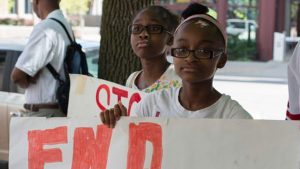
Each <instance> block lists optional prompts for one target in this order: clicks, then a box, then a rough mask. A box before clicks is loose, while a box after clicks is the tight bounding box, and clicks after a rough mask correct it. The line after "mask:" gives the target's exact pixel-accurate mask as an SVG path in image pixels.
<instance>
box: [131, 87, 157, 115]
mask: <svg viewBox="0 0 300 169" xmlns="http://www.w3.org/2000/svg"><path fill="white" fill-rule="evenodd" d="M155 100H156V99H155V94H154V93H151V94H148V95H146V96H145V97H144V98H143V99H142V100H141V101H140V102H139V103H138V104H137V105H136V108H135V110H134V113H135V114H136V115H137V116H138V117H154V116H153V111H154V109H155V107H156V101H155Z"/></svg>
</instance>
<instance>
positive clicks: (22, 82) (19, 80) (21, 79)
mask: <svg viewBox="0 0 300 169" xmlns="http://www.w3.org/2000/svg"><path fill="white" fill-rule="evenodd" d="M38 77H39V73H37V74H36V75H35V76H34V77H31V76H29V75H28V74H26V73H25V72H23V71H22V70H20V69H18V68H16V67H15V68H14V69H13V71H12V73H11V79H12V81H13V82H14V83H15V84H17V85H19V86H20V87H22V88H24V89H26V88H28V86H29V85H30V84H34V83H36V81H37V79H38Z"/></svg>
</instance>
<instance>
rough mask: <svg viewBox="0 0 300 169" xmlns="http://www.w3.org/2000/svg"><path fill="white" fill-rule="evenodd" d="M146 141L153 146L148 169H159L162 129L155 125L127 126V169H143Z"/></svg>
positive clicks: (161, 152)
mask: <svg viewBox="0 0 300 169" xmlns="http://www.w3.org/2000/svg"><path fill="white" fill-rule="evenodd" d="M146 141H150V142H151V143H152V146H153V154H152V160H151V167H150V169H160V168H161V162H162V155H163V149H162V129H161V126H160V125H158V124H155V123H140V124H139V125H135V124H133V123H131V124H130V126H129V150H128V157H127V169H143V168H144V162H145V156H146Z"/></svg>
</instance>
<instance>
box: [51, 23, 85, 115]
mask: <svg viewBox="0 0 300 169" xmlns="http://www.w3.org/2000/svg"><path fill="white" fill-rule="evenodd" d="M50 19H52V20H54V21H56V22H57V23H59V24H60V25H61V26H62V28H63V29H64V30H65V32H66V34H67V36H68V38H69V40H70V42H71V44H70V45H69V46H68V47H67V53H66V56H65V60H64V63H63V69H64V72H65V80H63V79H62V78H61V76H60V75H59V73H57V71H56V70H55V69H54V68H53V66H52V65H51V64H50V63H48V64H47V66H46V67H47V69H48V70H49V71H50V72H51V74H52V75H53V77H54V78H55V79H56V80H57V81H58V82H59V85H58V88H57V90H56V99H57V101H58V105H59V107H60V109H61V111H62V112H63V113H64V114H65V115H67V113H68V105H69V92H70V77H69V73H72V74H83V75H89V72H88V66H87V61H86V55H85V53H84V52H83V51H82V48H81V45H80V44H78V43H77V42H76V41H75V39H74V40H72V38H71V36H70V35H69V33H68V30H67V28H66V27H65V25H64V24H63V23H62V22H61V21H59V20H57V19H55V18H50ZM73 35H74V34H73Z"/></svg>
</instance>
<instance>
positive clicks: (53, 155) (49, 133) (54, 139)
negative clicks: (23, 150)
mask: <svg viewBox="0 0 300 169" xmlns="http://www.w3.org/2000/svg"><path fill="white" fill-rule="evenodd" d="M62 143H67V127H58V128H55V129H47V130H33V131H29V132H28V169H44V165H45V163H54V162H62V152H61V150H60V149H58V148H53V149H47V150H44V149H43V146H44V145H53V144H62Z"/></svg>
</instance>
